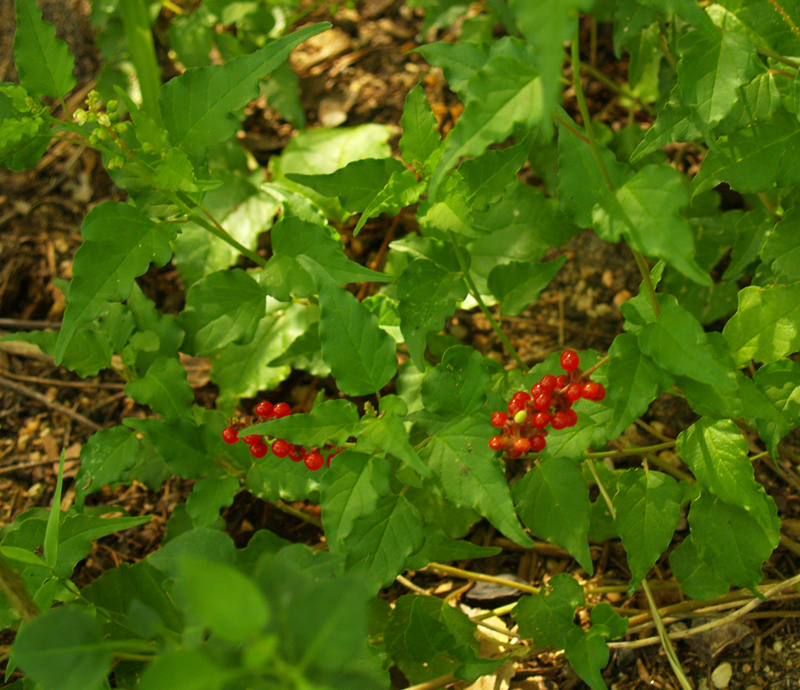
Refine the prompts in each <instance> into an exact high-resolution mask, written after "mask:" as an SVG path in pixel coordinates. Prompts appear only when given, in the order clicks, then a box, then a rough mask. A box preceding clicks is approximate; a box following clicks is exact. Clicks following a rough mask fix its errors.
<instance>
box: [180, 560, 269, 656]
mask: <svg viewBox="0 0 800 690" xmlns="http://www.w3.org/2000/svg"><path fill="white" fill-rule="evenodd" d="M175 588H176V590H177V591H176V596H177V598H178V601H179V602H180V603H181V608H182V609H183V610H184V612H185V613H186V614H187V618H188V619H189V622H190V624H191V623H194V624H199V625H202V626H203V627H207V628H210V629H211V631H212V632H213V633H214V634H216V635H217V636H219V637H220V638H222V639H223V640H227V641H229V642H244V641H246V640H248V639H252V638H254V637H255V636H256V635H258V633H259V632H261V630H262V629H263V628H264V626H265V625H266V623H267V621H268V620H269V607H268V605H267V602H266V601H265V599H264V596H263V595H262V593H261V592H260V591H259V589H258V587H257V586H256V584H255V583H254V582H253V581H252V580H251V579H249V578H248V577H246V576H245V575H243V574H242V573H240V572H239V571H238V570H236V569H235V568H232V567H230V566H228V565H225V564H224V563H220V562H219V561H209V560H205V559H201V558H195V557H191V556H186V557H185V558H184V559H182V561H181V573H180V577H179V578H178V580H177V582H176V587H175Z"/></svg>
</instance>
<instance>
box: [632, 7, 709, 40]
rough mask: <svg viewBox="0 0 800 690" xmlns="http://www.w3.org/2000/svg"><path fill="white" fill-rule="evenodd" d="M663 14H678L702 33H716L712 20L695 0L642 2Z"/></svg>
mask: <svg viewBox="0 0 800 690" xmlns="http://www.w3.org/2000/svg"><path fill="white" fill-rule="evenodd" d="M641 2H642V4H643V5H647V6H649V7H653V8H655V9H657V10H658V11H659V12H662V13H663V14H677V15H678V16H679V17H680V18H681V19H683V20H684V21H686V22H688V23H689V24H691V25H693V26H694V27H695V28H696V29H700V30H701V31H702V33H711V32H713V31H716V30H717V29H716V27H715V26H714V24H713V22H712V21H711V18H710V17H709V16H708V15H707V14H706V13H705V11H704V10H703V9H702V8H701V7H700V6H699V5H698V4H697V3H696V2H694V0H641Z"/></svg>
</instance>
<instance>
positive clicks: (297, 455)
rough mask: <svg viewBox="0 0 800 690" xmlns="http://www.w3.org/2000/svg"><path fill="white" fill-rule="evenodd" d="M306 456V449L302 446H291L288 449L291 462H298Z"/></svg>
mask: <svg viewBox="0 0 800 690" xmlns="http://www.w3.org/2000/svg"><path fill="white" fill-rule="evenodd" d="M305 455H306V449H305V448H303V446H294V445H293V446H291V447H290V448H289V460H291V461H293V462H300V461H301V460H302V459H303V458H304V457H305Z"/></svg>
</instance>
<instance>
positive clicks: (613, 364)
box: [608, 333, 672, 438]
mask: <svg viewBox="0 0 800 690" xmlns="http://www.w3.org/2000/svg"><path fill="white" fill-rule="evenodd" d="M608 355H609V357H610V358H611V361H610V362H609V364H608V397H609V398H610V399H611V400H613V401H614V419H615V420H616V424H615V425H614V427H613V428H612V429H610V430H609V432H608V436H609V438H616V437H617V436H619V435H620V434H621V433H622V432H623V431H624V430H625V429H626V428H627V426H628V425H629V424H630V421H629V420H631V419H637V418H638V417H641V416H642V415H643V414H644V413H645V412H646V411H647V409H648V408H649V407H650V403H651V402H653V400H655V399H656V398H657V397H658V394H659V393H660V392H661V391H663V390H665V389H666V388H668V387H669V385H670V381H671V378H672V377H671V376H670V375H669V374H668V373H667V372H665V371H663V370H661V369H659V368H658V367H657V366H656V364H655V362H653V360H652V359H650V358H649V357H648V356H646V355H644V354H642V351H641V350H640V349H639V344H638V340H637V338H636V336H634V335H633V334H631V333H621V334H620V335H618V336H617V337H616V338H614V342H613V343H612V344H611V347H610V348H609V350H608Z"/></svg>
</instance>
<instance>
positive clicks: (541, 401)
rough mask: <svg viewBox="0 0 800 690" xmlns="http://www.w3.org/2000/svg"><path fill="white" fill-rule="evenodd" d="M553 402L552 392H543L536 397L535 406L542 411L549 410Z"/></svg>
mask: <svg viewBox="0 0 800 690" xmlns="http://www.w3.org/2000/svg"><path fill="white" fill-rule="evenodd" d="M552 404H553V396H552V395H550V393H542V394H541V395H537V396H536V399H535V400H534V401H533V405H534V407H535V408H536V409H537V410H539V411H540V412H544V411H545V410H549V409H550V405H552Z"/></svg>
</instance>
